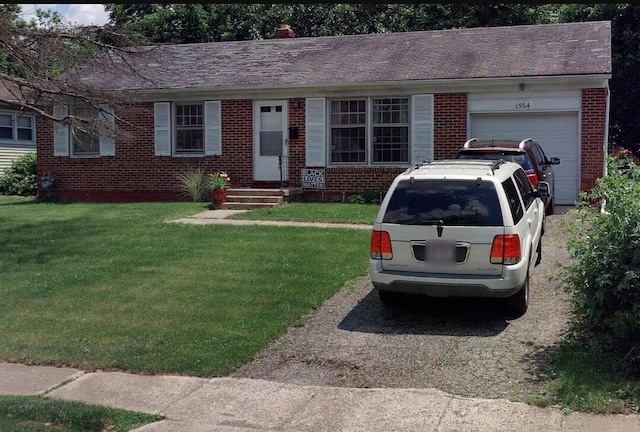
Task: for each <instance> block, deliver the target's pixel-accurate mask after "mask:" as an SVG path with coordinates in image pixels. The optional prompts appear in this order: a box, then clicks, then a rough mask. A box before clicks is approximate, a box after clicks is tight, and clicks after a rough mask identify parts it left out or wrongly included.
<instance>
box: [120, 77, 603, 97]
mask: <svg viewBox="0 0 640 432" xmlns="http://www.w3.org/2000/svg"><path fill="white" fill-rule="evenodd" d="M610 78H611V74H589V75H561V76H544V77H539V76H537V77H508V78H459V79H434V80H403V81H375V82H357V83H347V84H345V83H340V84H278V85H271V86H264V85H260V86H254V85H247V86H234V87H203V88H180V89H176V88H166V89H140V90H120V91H121V92H129V91H131V92H135V93H137V94H138V95H140V96H141V99H144V100H150V101H151V100H162V99H163V98H164V99H173V98H174V97H179V98H183V97H195V98H198V97H205V98H227V99H240V98H245V99H246V98H248V99H259V98H261V97H274V95H277V97H291V98H294V97H318V96H326V97H338V96H345V95H347V96H348V95H349V94H354V95H355V94H360V95H362V94H363V93H366V94H367V95H376V94H380V95H388V94H390V93H400V92H403V93H405V94H406V93H447V92H473V91H475V90H477V91H479V92H480V91H481V92H487V91H495V90H500V91H517V90H518V88H519V85H520V83H526V85H527V88H528V89H530V90H532V91H534V90H535V88H536V86H539V88H540V90H541V91H542V90H544V91H548V90H550V86H553V85H556V86H559V87H563V88H566V86H567V85H571V86H572V87H575V89H580V88H584V87H598V88H600V87H607V86H608V80H609V79H610ZM511 87H513V88H511ZM120 91H119V92H120Z"/></svg>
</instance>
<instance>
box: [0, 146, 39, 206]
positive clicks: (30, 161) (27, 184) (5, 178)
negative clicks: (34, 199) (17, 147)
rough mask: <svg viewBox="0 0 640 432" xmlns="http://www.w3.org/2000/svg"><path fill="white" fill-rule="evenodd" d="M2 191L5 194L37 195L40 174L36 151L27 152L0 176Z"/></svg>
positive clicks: (0, 189)
mask: <svg viewBox="0 0 640 432" xmlns="http://www.w3.org/2000/svg"><path fill="white" fill-rule="evenodd" d="M0 191H2V193H3V194H5V195H21V196H35V195H37V193H38V175H37V165H36V154H35V153H26V154H24V155H22V156H21V157H20V158H18V159H16V160H14V161H13V162H12V163H11V166H10V167H9V168H7V169H6V170H5V171H4V174H3V175H2V176H1V177H0Z"/></svg>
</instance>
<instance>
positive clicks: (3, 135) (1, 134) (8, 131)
mask: <svg viewBox="0 0 640 432" xmlns="http://www.w3.org/2000/svg"><path fill="white" fill-rule="evenodd" d="M0 139H13V128H10V127H3V126H0Z"/></svg>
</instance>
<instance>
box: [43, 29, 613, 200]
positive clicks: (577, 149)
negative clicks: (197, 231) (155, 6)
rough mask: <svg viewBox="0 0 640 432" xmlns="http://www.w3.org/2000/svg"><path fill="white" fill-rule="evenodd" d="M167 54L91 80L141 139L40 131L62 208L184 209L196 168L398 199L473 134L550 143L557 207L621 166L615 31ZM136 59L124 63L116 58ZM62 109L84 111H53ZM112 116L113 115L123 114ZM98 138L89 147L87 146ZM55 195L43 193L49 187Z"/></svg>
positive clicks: (363, 38)
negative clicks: (406, 176) (188, 173)
mask: <svg viewBox="0 0 640 432" xmlns="http://www.w3.org/2000/svg"><path fill="white" fill-rule="evenodd" d="M294 30H295V29H291V28H290V27H289V26H287V25H283V26H281V28H280V29H277V31H276V37H275V38H274V39H269V40H254V41H235V42H215V43H199V44H183V45H160V46H156V47H153V48H149V49H148V50H147V51H146V52H145V53H144V54H142V55H139V56H135V57H132V58H131V59H130V60H129V61H130V62H131V64H132V65H134V67H135V71H136V73H122V72H113V70H112V69H110V68H109V67H107V66H105V65H106V63H103V64H101V63H100V62H98V61H96V62H95V64H92V65H91V66H86V67H83V68H81V69H79V72H78V73H79V77H80V78H79V79H82V80H84V82H86V83H90V84H94V85H96V86H98V87H101V88H102V89H104V90H108V91H110V92H114V94H127V95H129V96H131V97H132V101H131V103H130V105H129V106H128V107H127V108H126V109H120V110H119V111H118V112H115V116H116V118H117V119H118V120H114V117H113V116H111V115H110V111H109V110H108V109H107V110H105V111H103V112H98V111H97V110H96V111H95V113H96V115H98V116H102V117H103V120H104V121H107V122H111V123H113V122H116V123H121V126H123V127H124V128H125V129H127V131H128V133H129V136H128V138H116V139H114V138H113V137H101V138H99V139H98V138H97V137H94V138H93V139H89V140H82V139H79V138H78V136H79V135H81V134H74V133H73V131H72V130H70V127H69V126H60V125H57V126H56V127H55V128H54V126H53V125H52V124H51V123H50V122H48V121H39V122H38V124H37V134H35V135H33V136H37V150H38V171H39V174H40V175H42V174H43V173H44V172H48V173H50V174H52V175H53V176H54V178H55V180H56V188H57V190H56V193H57V194H58V196H59V198H60V199H69V200H91V201H100V200H108V201H139V200H171V199H176V198H177V197H178V193H179V183H178V180H177V178H176V176H177V174H179V173H181V172H184V171H185V170H187V169H189V168H204V169H205V170H207V171H209V172H213V171H217V170H223V171H226V172H227V173H229V175H230V178H231V181H232V184H233V185H234V186H236V187H273V186H274V185H281V184H284V185H285V186H291V187H302V190H303V196H304V199H307V200H340V199H344V198H345V196H349V195H350V194H357V193H361V192H363V191H365V190H380V191H384V190H386V188H387V187H388V186H389V185H390V183H391V181H392V180H393V178H394V177H395V176H396V175H397V174H398V173H400V172H402V171H403V170H405V169H406V168H407V167H408V166H410V165H412V164H415V163H418V162H421V161H425V160H432V159H443V158H450V157H453V156H454V155H455V153H456V151H457V150H458V148H460V147H461V146H462V145H463V144H464V142H465V141H466V140H467V139H469V138H471V137H477V138H481V139H484V138H487V139H491V138H496V139H500V138H516V139H524V138H534V139H536V140H537V141H538V142H540V144H541V145H542V147H543V148H544V150H545V152H546V153H547V155H548V156H555V157H559V158H560V159H561V161H562V162H561V164H560V165H557V166H554V170H555V172H556V193H557V197H556V203H557V204H572V203H574V202H575V200H576V198H577V197H578V193H579V192H580V191H582V190H589V189H590V188H591V187H592V186H593V185H594V184H595V181H596V179H597V178H598V177H601V176H602V175H603V174H604V172H605V163H604V160H605V156H606V154H607V139H608V136H607V129H608V123H609V88H608V82H609V79H610V78H611V23H610V22H609V21H597V22H584V23H566V24H550V25H521V26H510V27H485V28H467V29H451V30H435V31H416V32H404V33H384V34H360V35H347V36H326V37H304V38H298V37H295V33H294ZM111 60H113V61H115V62H116V64H117V62H119V61H121V60H120V59H118V58H115V59H111ZM51 109H52V112H53V113H54V115H56V116H59V117H64V116H65V115H66V114H67V113H72V112H76V113H77V112H82V110H83V109H86V108H83V107H73V106H71V107H69V106H56V107H52V108H51ZM111 113H112V112H111ZM85 138H86V137H85ZM42 192H43V191H41V193H42Z"/></svg>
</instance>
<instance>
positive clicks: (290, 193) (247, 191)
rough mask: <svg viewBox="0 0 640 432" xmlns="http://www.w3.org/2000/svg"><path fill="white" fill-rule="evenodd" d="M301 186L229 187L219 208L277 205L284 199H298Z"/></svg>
mask: <svg viewBox="0 0 640 432" xmlns="http://www.w3.org/2000/svg"><path fill="white" fill-rule="evenodd" d="M301 196H302V188H300V187H288V188H284V189H263V188H261V189H256V188H230V189H228V190H227V200H226V201H225V202H224V203H222V205H221V208H222V209H225V210H253V209H257V208H264V207H277V206H281V205H282V204H284V203H285V202H286V201H292V200H295V199H299V198H300V197H301Z"/></svg>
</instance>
